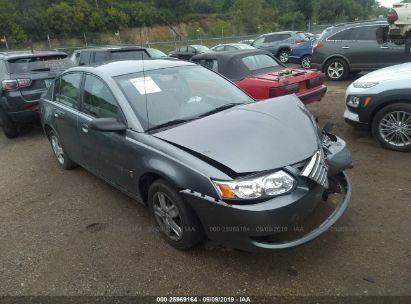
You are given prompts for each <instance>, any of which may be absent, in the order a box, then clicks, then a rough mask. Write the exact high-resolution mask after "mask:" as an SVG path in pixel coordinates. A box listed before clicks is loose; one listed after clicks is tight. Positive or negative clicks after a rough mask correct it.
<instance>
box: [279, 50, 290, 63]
mask: <svg viewBox="0 0 411 304" xmlns="http://www.w3.org/2000/svg"><path fill="white" fill-rule="evenodd" d="M277 57H278V59H279V60H280V61H281V63H287V62H288V58H289V57H290V51H289V50H287V49H281V50H280V51H279V52H278V55H277Z"/></svg>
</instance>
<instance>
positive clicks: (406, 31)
mask: <svg viewBox="0 0 411 304" xmlns="http://www.w3.org/2000/svg"><path fill="white" fill-rule="evenodd" d="M387 21H388V23H389V28H388V39H389V40H390V41H392V42H393V43H395V44H397V45H403V44H408V46H407V47H406V49H408V51H409V46H410V44H411V41H410V40H411V3H394V4H393V8H392V9H391V10H390V11H389V12H388V15H387Z"/></svg>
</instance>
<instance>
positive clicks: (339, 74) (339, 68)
mask: <svg viewBox="0 0 411 304" xmlns="http://www.w3.org/2000/svg"><path fill="white" fill-rule="evenodd" d="M324 71H325V75H326V76H327V79H329V80H333V81H339V80H344V79H345V78H347V76H348V74H349V73H350V68H349V67H348V63H347V62H346V61H345V60H344V59H340V58H332V59H330V60H329V61H328V62H327V64H326V65H325V68H324Z"/></svg>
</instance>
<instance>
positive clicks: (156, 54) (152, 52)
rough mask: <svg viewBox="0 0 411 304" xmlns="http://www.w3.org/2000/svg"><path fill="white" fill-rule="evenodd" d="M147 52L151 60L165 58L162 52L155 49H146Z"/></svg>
mask: <svg viewBox="0 0 411 304" xmlns="http://www.w3.org/2000/svg"><path fill="white" fill-rule="evenodd" d="M147 52H148V53H149V54H150V56H151V58H163V57H167V55H166V54H164V53H163V52H162V51H160V50H157V49H147Z"/></svg>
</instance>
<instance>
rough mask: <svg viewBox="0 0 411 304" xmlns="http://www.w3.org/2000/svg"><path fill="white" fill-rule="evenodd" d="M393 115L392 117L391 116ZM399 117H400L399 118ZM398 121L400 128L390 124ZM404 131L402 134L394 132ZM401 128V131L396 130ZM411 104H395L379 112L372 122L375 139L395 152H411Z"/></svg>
mask: <svg viewBox="0 0 411 304" xmlns="http://www.w3.org/2000/svg"><path fill="white" fill-rule="evenodd" d="M390 114H391V115H390ZM398 115H399V116H398ZM396 120H398V122H401V121H403V122H401V124H400V123H399V126H397V125H392V124H391V123H390V122H395V121H396ZM391 126H393V128H394V130H402V131H403V132H406V133H405V134H406V135H407V136H404V135H403V134H404V133H402V135H401V133H399V132H393V130H392V129H391V128H392V127H391ZM396 128H399V129H396ZM410 132H411V104H410V103H395V104H392V105H389V106H386V107H384V108H382V109H381V110H379V111H378V112H377V114H376V115H375V117H374V119H373V121H372V134H373V136H374V138H375V139H376V140H377V141H378V142H379V143H380V144H381V145H382V146H383V147H384V148H387V149H390V150H393V151H399V152H408V151H411V133H410ZM392 137H393V138H392Z"/></svg>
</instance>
